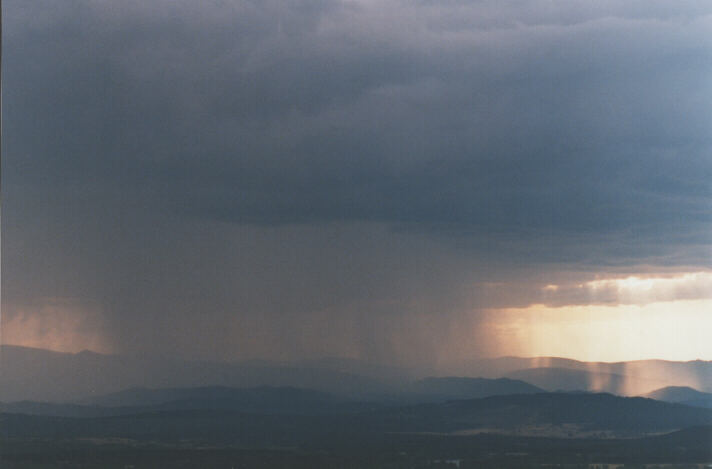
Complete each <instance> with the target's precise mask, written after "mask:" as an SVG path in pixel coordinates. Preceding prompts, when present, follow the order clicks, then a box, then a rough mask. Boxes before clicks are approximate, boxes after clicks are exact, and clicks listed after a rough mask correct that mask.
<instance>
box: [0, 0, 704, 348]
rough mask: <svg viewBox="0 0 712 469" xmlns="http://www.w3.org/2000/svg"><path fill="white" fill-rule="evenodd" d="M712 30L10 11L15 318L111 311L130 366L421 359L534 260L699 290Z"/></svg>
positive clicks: (381, 5) (408, 10)
mask: <svg viewBox="0 0 712 469" xmlns="http://www.w3.org/2000/svg"><path fill="white" fill-rule="evenodd" d="M711 14H712V6H707V5H705V4H703V3H700V2H596V3H595V4H591V3H590V2H542V1H532V2H486V1H484V2H469V1H447V2H430V1H421V2H398V1H384V2H370V1H363V2H359V1H356V2H337V1H326V0H325V1H297V2H292V1H254V2H251V1H235V2H218V1H214V2H183V1H178V2H168V1H165V2H164V1H153V2H121V3H117V2H109V1H74V2H65V3H61V4H59V3H56V2H49V1H46V2H20V1H11V2H6V4H5V8H4V15H3V16H4V20H5V24H4V26H5V27H4V31H3V33H4V37H3V42H4V47H3V49H4V54H3V67H4V69H3V78H4V83H3V88H4V89H3V106H4V108H3V127H4V134H3V137H4V138H3V143H4V148H3V155H4V157H5V158H4V161H3V163H4V168H3V169H4V174H3V189H4V194H3V197H4V205H5V206H4V207H3V208H4V211H3V217H4V220H3V221H4V222H5V232H4V239H3V243H4V248H3V249H4V252H3V269H4V270H5V272H6V273H7V274H6V276H5V279H4V281H3V284H4V285H3V292H4V294H5V296H6V298H9V299H8V300H5V301H14V300H13V298H14V299H17V301H19V302H22V301H25V300H26V299H27V298H34V297H46V298H56V297H68V298H89V299H91V301H92V302H94V301H98V302H100V303H101V304H102V305H103V306H102V311H104V313H103V314H105V315H106V316H107V318H106V322H107V324H108V325H106V326H105V327H106V328H107V329H108V330H110V331H112V333H111V334H112V335H113V337H112V338H110V340H111V341H113V342H114V346H115V347H117V348H119V349H121V348H123V349H126V348H134V347H135V348H152V347H155V349H156V350H162V347H165V345H166V344H169V343H170V344H173V345H176V344H181V346H184V347H185V348H186V350H189V353H203V354H206V355H216V354H217V355H231V354H239V351H240V350H243V349H241V348H240V346H237V345H234V344H233V345H230V344H231V343H232V342H231V341H232V340H233V339H234V337H235V336H236V334H237V336H240V334H241V333H244V334H247V333H245V332H244V330H245V328H247V329H249V330H251V331H253V332H255V331H262V332H261V334H264V336H260V335H259V334H260V333H258V332H255V334H257V336H258V337H262V338H263V339H264V340H262V339H259V338H258V339H256V338H255V337H254V336H249V334H248V335H245V336H244V337H243V336H240V337H242V339H241V340H244V343H245V344H248V345H245V346H244V348H245V349H249V350H252V351H253V352H254V351H255V350H259V349H260V347H262V346H261V345H259V344H257V342H260V341H262V342H263V343H265V344H268V345H264V346H263V347H267V349H270V348H271V349H275V350H276V349H279V353H287V354H288V353H291V352H294V353H299V351H302V352H303V351H304V350H306V349H308V348H309V347H310V346H311V347H316V349H313V350H311V352H313V353H325V350H329V349H330V347H331V346H333V347H332V348H333V349H338V345H339V344H340V345H344V344H348V343H350V342H349V341H351V342H353V343H351V345H344V347H346V349H347V350H346V351H347V352H349V353H351V352H353V353H367V352H368V353H374V354H376V355H379V356H385V355H389V354H390V355H392V354H394V353H396V352H394V350H392V349H390V350H385V349H384V348H389V347H395V348H397V346H396V345H394V344H392V343H390V342H389V341H388V340H386V338H387V337H392V336H394V335H397V333H396V332H397V331H403V330H408V328H411V329H412V330H411V332H410V333H405V332H401V333H402V340H401V344H407V343H409V341H410V342H412V343H418V344H421V345H422V343H423V342H424V341H425V342H428V344H430V345H429V347H422V346H421V347H415V346H412V347H410V349H417V348H420V349H421V350H422V354H424V355H428V350H430V349H432V348H434V347H435V344H438V343H442V342H444V341H445V339H444V338H446V337H449V334H450V329H451V328H452V327H455V326H453V324H456V323H459V322H458V321H460V322H463V321H464V322H465V323H467V321H469V319H467V318H468V317H469V316H467V314H468V312H472V311H474V310H477V309H478V308H483V307H497V306H525V305H527V304H530V303H531V302H533V301H536V299H540V298H541V288H542V287H543V286H544V285H546V284H547V283H552V282H553V283H556V282H555V280H556V278H554V279H553V280H552V279H551V278H548V276H554V277H556V274H555V273H552V272H551V269H552V268H550V267H547V268H546V269H544V268H542V264H544V263H550V262H559V263H565V264H567V266H568V267H567V269H573V270H576V269H578V270H579V271H581V270H583V271H586V270H593V269H595V268H596V267H600V266H608V267H610V268H614V267H615V268H625V267H626V266H631V265H635V264H648V265H652V266H665V267H666V268H667V267H669V268H682V267H684V266H689V265H696V266H698V267H702V268H708V267H710V266H711V265H710V255H709V254H710V250H709V247H710V238H709V233H710V224H711V223H710V222H711V221H712V211H711V210H710V199H711V195H712V189H711V185H710V181H712V158H711V157H710V150H712V140H711V139H710V132H709V130H710V128H711V125H712V113H711V112H710V109H712V85H710V83H711V82H710V80H709V79H708V77H709V76H711V75H712V65H711V64H712V35H711V34H710V31H711V30H712V16H710V15H711ZM10 273H11V274H10ZM8 275H9V277H8ZM580 275H582V280H581V281H582V282H584V281H585V280H586V278H584V277H585V275H586V274H580ZM497 282H500V283H502V285H505V286H504V287H502V288H499V287H498V288H492V287H491V285H490V286H488V285H489V284H492V283H497ZM574 296H575V295H574ZM533 298H534V299H533ZM92 304H93V303H92ZM18 308H19V307H18ZM19 309H22V308H19ZM25 310H26V308H25V309H23V311H25ZM198 311H199V312H200V315H202V316H201V318H203V319H200V318H198V319H196V315H197V314H198V313H197V312H198ZM10 314H11V313H10ZM23 314H25V313H23ZM394 314H395V315H396V316H395V318H394V317H390V316H389V315H394ZM397 314H403V315H406V316H407V315H408V314H410V315H411V317H412V318H416V317H419V318H420V319H417V320H416V319H413V322H412V323H408V322H407V321H406V320H405V319H398V318H399V317H400V316H397ZM428 314H435V315H437V316H436V317H438V318H440V319H439V321H440V322H439V323H438V324H433V323H431V322H430V320H429V319H428V317H430V316H428ZM265 315H267V316H269V317H273V316H275V315H276V316H277V317H278V318H279V319H278V320H269V321H267V320H265V321H267V322H266V323H265V324H266V325H264V326H260V325H259V323H260V321H261V319H260V318H263V317H265ZM362 318H385V319H382V320H380V321H381V322H378V321H376V320H375V319H373V320H371V321H370V322H369V321H366V320H364V319H362ZM401 320H402V321H403V322H399V321H401ZM240 324H242V325H243V326H244V325H246V324H249V325H250V326H249V327H247V326H245V327H243V328H242V329H240V327H238V326H239V325H240ZM475 327H476V325H472V328H475ZM323 328H327V329H329V330H330V331H331V332H332V334H333V336H332V337H331V338H330V340H331V342H329V343H330V344H332V345H331V346H327V345H324V344H326V343H327V342H328V341H327V342H319V341H317V340H312V341H310V339H309V338H310V337H315V336H319V335H320V333H319V332H318V331H320V330H322V329H323ZM156 330H161V331H165V335H164V336H163V338H160V339H156V338H155V337H154V336H155V331H156ZM240 330H242V331H243V332H239V331H240ZM295 330H298V331H302V332H303V334H302V335H301V336H300V335H299V334H294V331H295ZM309 331H312V332H309ZM315 331H316V332H315ZM353 331H358V332H353ZM426 331H427V333H426ZM349 334H352V335H349ZM408 334H410V335H408ZM195 336H200V337H204V338H205V339H204V340H203V339H201V340H196V339H195ZM424 337H429V339H428V340H425V338H424ZM416 338H418V339H416ZM277 342H278V343H280V344H281V345H279V347H277V346H276V345H275V343H277ZM484 342H486V341H484V340H483V343H484ZM319 344H321V345H319ZM386 344H388V345H386ZM235 347H237V348H235ZM349 347H351V348H349ZM401 347H402V348H403V350H405V349H408V347H406V346H405V345H401ZM467 347H470V348H467ZM467 347H466V348H467V350H468V351H470V352H473V351H474V352H476V351H480V349H481V347H480V346H479V345H476V344H470V345H468V346H467ZM482 347H484V345H482ZM380 349H384V350H380ZM354 350H355V352H354ZM379 350H380V351H379Z"/></svg>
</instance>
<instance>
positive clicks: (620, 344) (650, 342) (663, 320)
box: [493, 299, 712, 362]
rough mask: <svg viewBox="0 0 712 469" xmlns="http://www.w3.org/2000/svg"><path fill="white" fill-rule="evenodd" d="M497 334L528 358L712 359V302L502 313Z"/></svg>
mask: <svg viewBox="0 0 712 469" xmlns="http://www.w3.org/2000/svg"><path fill="white" fill-rule="evenodd" d="M496 316H497V321H496V323H494V324H493V325H494V327H495V333H497V334H500V335H501V336H502V338H503V339H504V340H505V341H508V342H510V343H511V341H514V342H516V343H514V344H512V346H514V347H515V348H516V350H517V353H518V354H520V355H525V356H560V357H568V358H573V359H577V360H583V361H606V362H616V361H626V360H642V359H650V358H658V359H665V360H681V361H686V360H695V359H703V360H705V359H706V360H709V359H712V340H711V338H710V332H711V331H712V300H710V299H698V300H677V301H664V302H655V303H648V304H644V305H621V304H619V305H577V306H564V307H551V306H546V305H532V306H528V307H526V308H510V309H503V310H499V311H498V312H497V313H496Z"/></svg>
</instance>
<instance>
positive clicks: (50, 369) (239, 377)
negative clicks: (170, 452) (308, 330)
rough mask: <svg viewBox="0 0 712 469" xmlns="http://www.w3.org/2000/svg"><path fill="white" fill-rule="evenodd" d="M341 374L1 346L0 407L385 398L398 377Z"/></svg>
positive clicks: (332, 370)
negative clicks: (143, 394) (162, 399)
mask: <svg viewBox="0 0 712 469" xmlns="http://www.w3.org/2000/svg"><path fill="white" fill-rule="evenodd" d="M340 366H341V368H339V369H335V367H334V368H331V367H327V366H317V365H311V364H300V363H296V364H283V363H271V362H236V363H229V362H209V361H190V360H179V359H172V358H147V357H140V356H126V355H105V354H99V353H94V352H88V351H84V352H80V353H76V354H72V353H60V352H53V351H49V350H42V349H33V348H28V347H18V346H10V345H4V346H2V348H1V349H0V369H1V370H2V373H1V374H0V401H5V402H7V401H19V400H32V401H64V402H71V401H77V400H79V399H84V398H88V397H91V396H98V395H103V394H108V393H112V392H117V391H121V390H123V389H127V388H131V387H147V388H181V387H196V386H230V387H254V386H293V387H300V388H308V389H315V390H319V391H324V392H331V393H336V394H343V395H347V396H362V395H368V394H383V393H387V392H391V391H392V390H393V389H394V388H395V387H396V385H401V384H402V383H405V382H406V381H405V378H403V377H401V376H378V377H370V376H363V375H358V374H355V373H351V372H348V371H342V369H343V363H340Z"/></svg>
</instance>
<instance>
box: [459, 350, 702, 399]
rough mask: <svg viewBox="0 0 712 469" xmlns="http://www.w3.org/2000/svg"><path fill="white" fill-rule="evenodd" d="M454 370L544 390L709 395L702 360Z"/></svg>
mask: <svg viewBox="0 0 712 469" xmlns="http://www.w3.org/2000/svg"><path fill="white" fill-rule="evenodd" d="M525 370H537V371H525ZM546 370H548V371H546ZM567 370H570V371H567ZM457 371H458V373H459V374H462V375H465V376H480V377H485V378H500V377H509V378H513V379H521V380H524V381H527V382H529V383H531V384H534V385H536V386H539V387H541V388H544V389H547V390H555V389H561V390H574V389H576V390H586V391H594V392H596V391H605V392H612V393H616V394H621V395H629V396H635V395H645V394H647V393H649V392H652V391H654V390H656V389H659V388H662V387H666V386H689V387H692V388H695V389H699V390H701V391H704V392H712V362H711V361H703V360H694V361H687V362H678V361H667V360H635V361H627V362H616V363H606V362H582V361H578V360H571V359H568V358H558V357H535V358H520V357H501V358H489V359H480V360H474V361H471V362H467V363H463V364H460V365H459V366H458V367H457Z"/></svg>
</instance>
